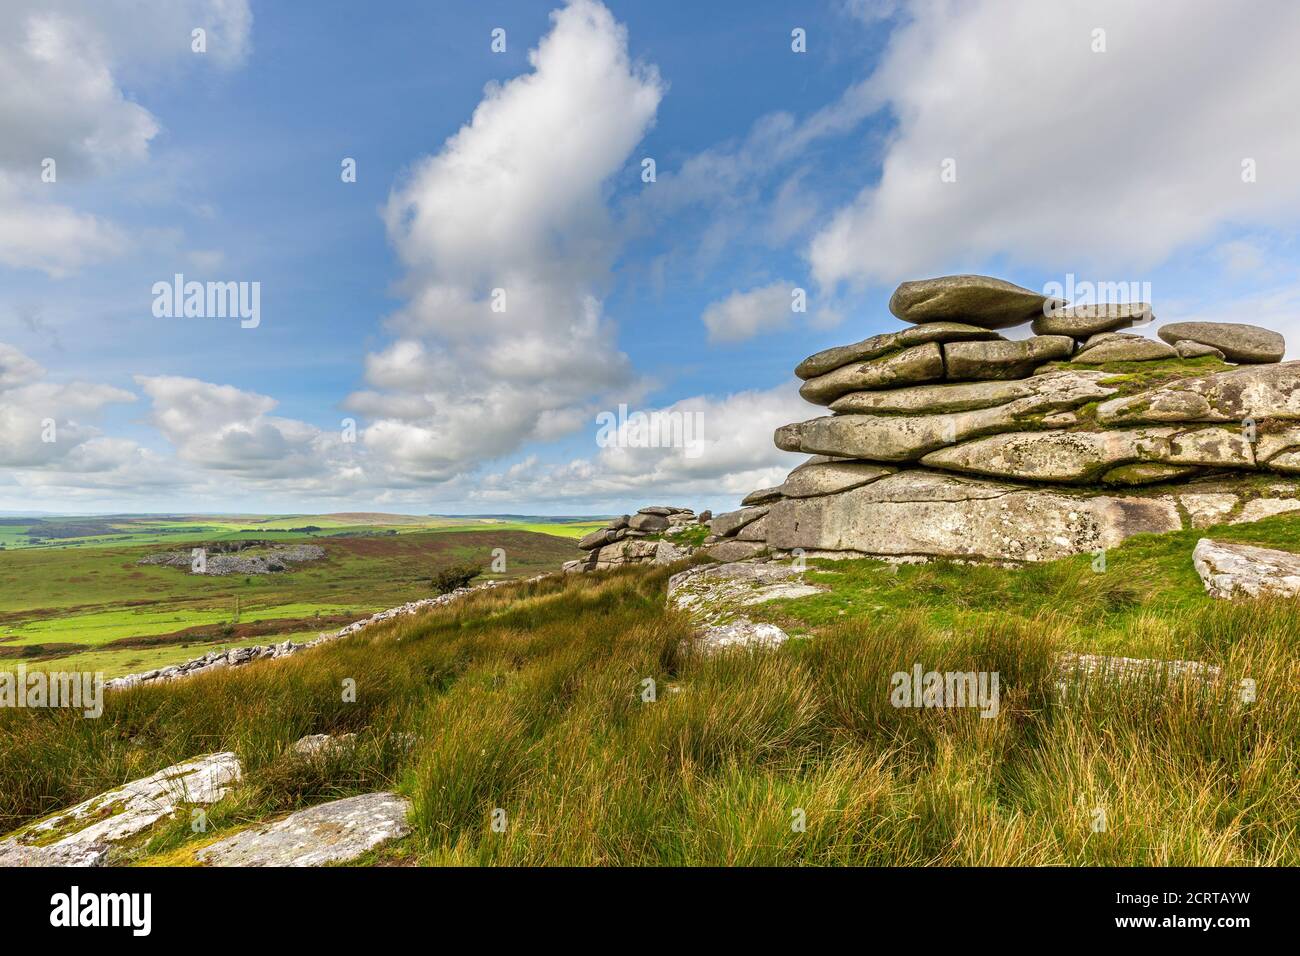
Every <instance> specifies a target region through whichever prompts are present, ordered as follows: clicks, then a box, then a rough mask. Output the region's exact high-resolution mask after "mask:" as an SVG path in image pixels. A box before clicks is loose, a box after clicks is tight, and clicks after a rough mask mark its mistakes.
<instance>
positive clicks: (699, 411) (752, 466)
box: [468, 381, 816, 507]
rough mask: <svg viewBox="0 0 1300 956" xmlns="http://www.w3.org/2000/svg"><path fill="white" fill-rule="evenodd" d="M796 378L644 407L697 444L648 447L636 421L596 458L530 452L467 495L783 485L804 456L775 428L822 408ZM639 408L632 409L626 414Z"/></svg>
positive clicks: (722, 497) (599, 499) (587, 498)
mask: <svg viewBox="0 0 1300 956" xmlns="http://www.w3.org/2000/svg"><path fill="white" fill-rule="evenodd" d="M797 384H798V383H796V382H794V381H790V382H786V383H784V384H782V385H780V386H778V387H776V388H773V389H768V390H762V391H747V392H737V393H735V394H731V395H727V396H725V397H722V398H714V397H711V396H696V397H692V398H684V399H681V400H680V401H677V402H673V403H672V404H671V405H667V406H664V407H661V408H657V409H645V410H644V413H645V414H646V415H647V416H649V415H651V414H658V415H661V416H668V419H667V420H668V421H672V422H675V424H676V428H677V431H676V434H677V435H680V436H682V438H683V439H695V438H697V437H699V438H700V440H699V442H698V444H696V443H694V442H690V441H681V442H678V443H677V444H676V445H675V446H673V447H658V448H656V447H647V445H646V444H645V442H644V439H642V440H641V444H640V445H638V444H636V443H635V442H636V441H637V439H636V438H635V436H636V434H637V432H636V429H635V425H634V424H628V425H625V426H624V427H623V428H621V429H620V430H619V432H618V433H619V434H620V435H621V436H622V437H621V438H620V439H619V440H617V441H615V442H613V443H611V444H610V445H609V446H607V447H604V448H601V449H599V451H598V452H596V454H594V455H593V456H591V457H587V458H579V459H575V460H574V461H571V462H568V463H565V464H561V465H549V466H548V465H544V464H539V463H538V462H537V461H536V460H535V459H529V460H527V461H525V462H521V463H518V464H516V465H514V466H513V467H511V468H510V469H507V470H506V471H504V472H498V473H495V474H491V475H488V476H486V477H484V478H482V479H479V480H476V481H475V482H474V487H473V488H472V489H470V490H468V496H469V498H470V499H471V500H479V501H487V502H491V501H516V500H521V499H523V500H530V501H549V502H558V501H582V502H583V503H584V505H592V504H596V505H598V504H600V503H610V504H612V505H618V506H621V505H622V504H626V503H627V502H629V501H635V500H640V499H645V498H646V497H647V496H649V497H653V498H655V499H656V500H658V499H664V500H669V499H672V500H681V501H682V502H684V503H686V504H688V505H689V504H692V503H699V504H700V506H702V507H705V506H709V503H713V502H727V503H728V504H727V506H729V504H730V503H734V501H735V500H736V499H738V498H740V497H743V496H744V495H746V494H748V493H749V492H751V491H753V490H754V489H755V488H759V487H764V486H769V485H774V484H779V483H780V482H781V481H782V480H783V479H784V478H785V476H786V474H787V473H789V471H790V470H791V469H792V468H794V467H795V465H797V464H799V463H800V462H801V461H803V460H804V459H803V457H802V456H797V455H791V454H790V453H788V452H783V451H781V450H779V449H778V448H777V447H776V446H775V444H773V441H772V433H773V432H774V431H775V430H776V429H777V428H778V427H780V426H781V425H785V424H789V423H790V422H796V421H803V420H804V419H807V418H809V417H810V415H815V414H816V411H815V410H814V409H812V408H811V407H810V406H809V405H808V404H807V403H805V402H804V401H803V400H802V399H800V398H799V396H798V392H797ZM634 412H635V410H630V411H629V413H628V416H627V418H628V420H632V416H633V414H634ZM687 416H691V419H690V421H689V422H688V421H687ZM661 420H662V419H661ZM641 434H642V435H644V434H645V433H644V432H642V433H641ZM668 434H671V432H670V431H668V430H667V429H665V430H663V431H661V432H660V436H661V437H666V436H667V435H668Z"/></svg>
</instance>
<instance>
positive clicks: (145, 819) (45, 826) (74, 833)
mask: <svg viewBox="0 0 1300 956" xmlns="http://www.w3.org/2000/svg"><path fill="white" fill-rule="evenodd" d="M241 776H242V769H241V767H240V763H239V758H238V757H236V756H235V755H234V754H233V753H230V752H228V751H227V752H223V753H215V754H209V755H207V756H206V757H196V758H194V759H193V760H189V761H186V762H185V763H180V764H176V765H174V766H171V767H167V768H165V769H163V770H159V771H158V772H157V773H155V774H153V775H152V776H148V777H144V778H142V779H140V780H133V781H132V782H131V783H128V784H126V786H124V787H121V788H119V789H117V790H110V791H108V792H107V793H102V794H100V795H99V796H97V797H92V798H91V799H89V800H86V801H84V802H82V803H79V804H77V805H76V806H75V807H72V808H71V809H69V810H64V811H63V812H61V813H57V814H55V815H53V816H50V817H46V818H45V819H43V820H41V821H39V822H37V823H34V824H30V825H28V826H26V827H23V828H22V829H20V830H18V831H16V832H15V833H13V834H10V835H9V836H7V837H5V838H4V839H3V840H0V866H100V865H101V864H103V862H104V858H105V857H106V856H107V855H108V852H109V850H110V849H111V848H112V847H113V845H114V844H116V843H120V842H121V841H123V840H126V839H129V838H131V837H133V836H136V835H137V834H139V833H143V832H144V831H145V830H147V829H149V828H150V827H152V826H153V825H154V824H155V823H157V822H158V821H159V820H162V819H163V818H165V817H170V816H171V815H172V814H173V813H175V812H176V810H178V809H179V808H181V807H182V806H187V805H193V804H212V803H216V802H217V801H218V800H220V799H221V798H222V797H224V796H225V795H226V794H227V793H228V792H229V790H230V786H231V785H232V784H234V783H236V782H237V781H238V780H239V779H240V777H241Z"/></svg>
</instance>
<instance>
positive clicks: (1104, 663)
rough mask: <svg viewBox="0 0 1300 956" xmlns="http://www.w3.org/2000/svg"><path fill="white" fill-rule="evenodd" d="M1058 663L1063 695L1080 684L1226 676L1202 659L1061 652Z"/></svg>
mask: <svg viewBox="0 0 1300 956" xmlns="http://www.w3.org/2000/svg"><path fill="white" fill-rule="evenodd" d="M1056 666H1057V685H1056V686H1057V689H1058V690H1059V691H1060V692H1061V693H1062V695H1068V694H1069V693H1070V692H1071V691H1072V690H1075V689H1077V688H1079V687H1080V686H1088V685H1094V684H1098V683H1101V684H1110V685H1115V684H1120V685H1124V684H1148V685H1160V684H1163V685H1170V684H1177V683H1180V682H1182V681H1184V680H1190V681H1192V682H1194V683H1196V684H1198V685H1200V686H1202V687H1209V686H1211V685H1213V684H1215V683H1217V682H1218V680H1219V678H1220V677H1221V676H1222V671H1221V670H1220V668H1218V667H1215V666H1214V665H1213V664H1204V663H1202V662H1200V661H1161V660H1153V659H1151V658H1142V657H1106V656H1103V655H1100V654H1075V653H1065V654H1061V655H1060V656H1059V657H1057V659H1056Z"/></svg>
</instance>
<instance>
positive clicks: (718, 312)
mask: <svg viewBox="0 0 1300 956" xmlns="http://www.w3.org/2000/svg"><path fill="white" fill-rule="evenodd" d="M793 289H794V283H793V282H787V281H784V280H778V281H776V282H773V283H771V284H770V285H765V286H760V287H759V288H756V289H750V290H749V291H747V292H736V291H733V292H732V293H731V295H729V296H727V297H726V298H725V299H723V300H722V301H720V302H713V303H710V304H709V306H708V307H707V308H705V310H704V315H703V316H702V317H701V318H702V319H703V321H704V325H705V326H706V327H707V328H708V330H709V341H711V342H742V341H744V340H745V339H749V338H753V337H754V336H755V335H758V334H759V333H760V332H773V331H776V330H777V329H783V328H785V327H786V326H788V325H789V324H790V323H791V322H792V321H793V319H794V315H795V313H794V312H793V310H792V308H791V303H792V301H793V300H792V298H791V292H792V290H793Z"/></svg>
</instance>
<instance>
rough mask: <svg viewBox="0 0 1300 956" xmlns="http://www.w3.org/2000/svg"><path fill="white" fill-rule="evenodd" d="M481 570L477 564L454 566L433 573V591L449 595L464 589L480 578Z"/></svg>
mask: <svg viewBox="0 0 1300 956" xmlns="http://www.w3.org/2000/svg"><path fill="white" fill-rule="evenodd" d="M480 570H481V569H480V568H479V566H478V565H477V564H453V565H452V566H451V567H449V568H442V569H441V570H438V571H435V572H433V581H432V584H433V590H434V591H435V592H437V593H438V594H447V593H449V592H451V591H454V590H456V589H457V588H463V587H465V586H466V585H467V584H469V582H470V581H473V580H474V578H476V577H478V573H479V571H480Z"/></svg>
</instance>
